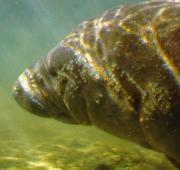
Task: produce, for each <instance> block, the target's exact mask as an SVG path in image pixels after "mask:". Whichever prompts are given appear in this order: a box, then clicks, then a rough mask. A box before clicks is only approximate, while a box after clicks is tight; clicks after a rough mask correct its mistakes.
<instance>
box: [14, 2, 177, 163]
mask: <svg viewBox="0 0 180 170" xmlns="http://www.w3.org/2000/svg"><path fill="white" fill-rule="evenodd" d="M179 21H180V3H176V2H166V1H159V2H158V1H157V2H149V3H141V4H138V5H128V6H125V7H123V8H122V7H118V8H115V9H112V10H109V11H107V12H106V13H104V14H103V15H102V16H100V17H99V18H97V19H95V20H89V21H86V22H83V23H82V24H81V25H80V26H79V27H78V28H77V29H76V30H74V31H73V32H72V33H71V34H70V35H69V36H67V37H66V38H65V39H64V40H63V41H62V42H61V43H60V44H59V45H58V46H57V47H56V48H55V49H53V50H52V51H51V52H50V53H49V54H48V56H47V57H45V58H44V59H42V60H41V61H39V62H38V64H37V65H35V66H34V67H33V68H30V69H29V75H25V73H23V75H25V76H27V77H28V78H27V82H28V83H29V84H33V83H34V84H35V85H36V90H37V89H38V90H39V92H38V93H36V92H35V89H34V87H33V86H32V85H31V86H30V89H31V90H29V92H27V91H25V90H23V84H22V82H21V79H18V80H17V82H16V85H15V98H16V100H17V101H18V102H19V103H20V104H21V105H22V106H23V107H24V108H26V109H28V110H30V111H31V112H34V113H36V114H38V115H40V116H45V117H53V118H55V119H58V120H60V121H64V122H67V123H73V124H85V125H95V126H97V127H99V128H101V129H103V130H105V131H107V132H109V133H111V134H114V135H116V136H119V137H121V138H125V139H128V140H131V141H134V142H136V143H140V144H142V145H144V146H148V145H150V146H151V147H152V148H153V149H155V150H158V151H161V152H163V153H164V154H166V155H167V156H168V157H170V158H172V159H173V160H175V161H176V162H178V163H179V164H180V135H179V134H180V80H179V78H180V77H179V75H180V22H179ZM30 76H31V77H32V78H30ZM30 79H34V80H35V82H33V83H32V81H30ZM32 96H33V97H34V98H36V100H37V101H39V102H40V103H41V105H42V106H44V107H41V106H39V105H38V106H37V102H36V101H35V100H33V99H32Z"/></svg>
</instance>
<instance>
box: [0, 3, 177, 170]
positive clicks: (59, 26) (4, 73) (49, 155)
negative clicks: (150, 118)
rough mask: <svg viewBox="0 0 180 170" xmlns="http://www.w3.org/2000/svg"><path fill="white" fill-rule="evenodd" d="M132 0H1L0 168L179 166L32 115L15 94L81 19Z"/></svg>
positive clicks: (88, 129)
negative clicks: (24, 75)
mask: <svg viewBox="0 0 180 170" xmlns="http://www.w3.org/2000/svg"><path fill="white" fill-rule="evenodd" d="M132 1H133V0H131V2H132ZM129 2H130V1H125V0H124V1H123V0H0V170H1V169H2V170H90V169H91V170H93V169H97V170H98V169H99V170H106V169H108V167H106V163H107V162H109V164H112V162H113V163H114V164H116V165H117V166H118V168H115V166H114V169H116V170H121V169H122V170H128V169H154V167H156V168H157V169H158V168H162V167H164V169H166V168H167V169H174V168H173V166H172V165H171V164H170V163H169V162H168V161H167V160H166V158H165V157H164V156H163V155H162V154H159V153H156V152H153V151H150V150H146V149H143V148H141V147H139V146H137V145H134V144H132V143H128V142H126V141H123V140H120V139H117V138H115V137H113V136H110V135H108V134H106V133H104V132H102V131H100V130H97V129H96V128H94V127H84V126H72V125H66V124H63V123H61V122H58V121H56V120H51V119H44V118H40V117H36V116H34V115H31V114H29V113H28V112H27V111H25V110H23V109H22V108H20V107H19V106H18V105H17V104H16V103H15V101H14V100H13V97H12V94H11V89H12V85H13V83H14V81H15V80H16V78H17V77H18V76H19V74H20V73H21V72H22V71H23V70H24V69H25V68H27V67H28V66H29V65H30V64H33V63H36V61H37V60H38V59H39V58H40V57H43V56H45V55H46V53H47V52H48V51H49V50H50V49H51V48H53V47H54V46H55V45H56V44H57V43H58V42H59V41H60V40H61V39H63V38H64V37H65V35H67V34H68V33H69V32H70V31H71V30H72V29H73V28H75V27H76V26H77V25H78V24H79V23H80V22H81V21H83V20H85V19H90V18H94V17H96V16H97V15H99V14H101V13H102V12H103V11H105V10H106V9H108V8H111V7H114V6H116V5H120V4H124V3H129ZM133 2H137V1H133ZM147 153H148V157H147V158H146V159H145V158H144V155H147ZM119 155H120V156H121V157H119ZM129 155H131V156H129ZM156 158H157V159H156ZM153 164H154V165H153ZM132 167H133V168H132Z"/></svg>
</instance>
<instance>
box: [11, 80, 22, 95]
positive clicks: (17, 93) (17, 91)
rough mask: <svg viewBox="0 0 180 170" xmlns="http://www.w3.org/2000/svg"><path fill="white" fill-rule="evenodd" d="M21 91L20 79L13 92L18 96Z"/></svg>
mask: <svg viewBox="0 0 180 170" xmlns="http://www.w3.org/2000/svg"><path fill="white" fill-rule="evenodd" d="M20 92H21V85H20V83H19V81H18V80H17V81H16V82H15V84H14V86H13V89H12V93H13V95H14V97H17V96H18V95H19V93H20Z"/></svg>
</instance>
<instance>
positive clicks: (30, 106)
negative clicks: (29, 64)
mask: <svg viewBox="0 0 180 170" xmlns="http://www.w3.org/2000/svg"><path fill="white" fill-rule="evenodd" d="M13 94H14V98H15V99H16V101H17V102H18V103H19V104H20V105H21V106H22V107H23V108H25V109H27V110H29V111H30V112H33V113H36V114H37V115H40V116H45V117H49V115H48V114H47V113H46V107H45V105H44V104H43V103H42V102H41V100H40V97H41V93H40V91H39V90H38V87H37V85H36V83H35V81H34V79H33V76H32V72H31V70H29V69H27V70H25V71H24V72H23V73H22V74H21V75H20V76H19V78H18V79H17V81H16V83H15V85H14V87H13Z"/></svg>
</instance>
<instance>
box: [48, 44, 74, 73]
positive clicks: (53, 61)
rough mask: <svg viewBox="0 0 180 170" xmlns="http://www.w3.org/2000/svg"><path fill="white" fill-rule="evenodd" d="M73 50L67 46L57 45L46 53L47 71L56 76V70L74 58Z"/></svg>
mask: <svg viewBox="0 0 180 170" xmlns="http://www.w3.org/2000/svg"><path fill="white" fill-rule="evenodd" d="M74 56H75V55H74V52H73V50H72V49H70V48H69V47H63V46H57V47H55V48H54V49H53V50H52V51H50V53H49V54H48V57H47V60H48V71H49V73H50V74H51V75H52V76H57V72H58V71H59V70H61V68H62V67H63V66H64V65H65V64H68V63H69V61H70V60H72V59H73V58H74Z"/></svg>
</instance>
